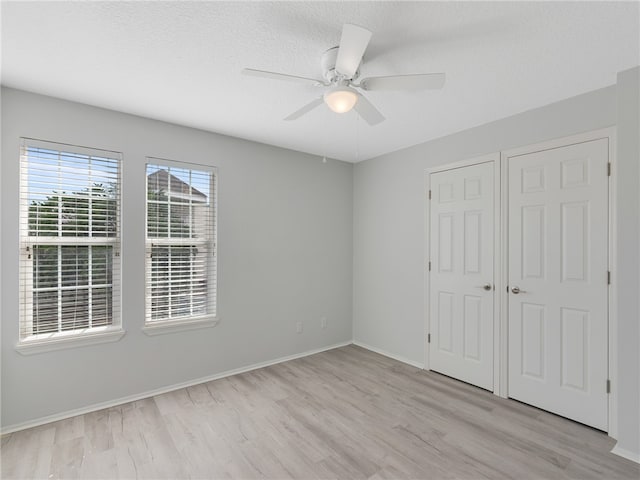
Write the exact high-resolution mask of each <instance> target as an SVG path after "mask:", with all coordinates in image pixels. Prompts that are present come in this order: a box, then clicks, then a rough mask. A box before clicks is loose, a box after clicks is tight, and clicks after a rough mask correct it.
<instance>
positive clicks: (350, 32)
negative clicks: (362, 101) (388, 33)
mask: <svg viewBox="0 0 640 480" xmlns="http://www.w3.org/2000/svg"><path fill="white" fill-rule="evenodd" d="M369 40H371V32H370V31H369V30H367V29H366V28H362V27H359V26H357V25H352V24H350V23H347V24H345V25H344V27H342V38H340V47H339V49H338V57H337V58H336V70H337V71H338V73H341V74H342V75H344V76H345V77H347V78H353V76H354V75H355V74H356V72H357V71H358V67H359V66H360V62H361V61H362V55H364V51H365V50H366V49H367V45H369Z"/></svg>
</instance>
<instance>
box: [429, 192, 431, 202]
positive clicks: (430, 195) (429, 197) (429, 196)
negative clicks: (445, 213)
mask: <svg viewBox="0 0 640 480" xmlns="http://www.w3.org/2000/svg"><path fill="white" fill-rule="evenodd" d="M429 200H431V190H429Z"/></svg>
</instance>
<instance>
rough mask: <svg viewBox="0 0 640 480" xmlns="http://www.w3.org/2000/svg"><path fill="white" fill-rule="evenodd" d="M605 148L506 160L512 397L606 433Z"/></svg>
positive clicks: (604, 144)
mask: <svg viewBox="0 0 640 480" xmlns="http://www.w3.org/2000/svg"><path fill="white" fill-rule="evenodd" d="M608 151H609V146H608V139H600V140H594V141H590V142H584V143H579V144H575V145H569V146H565V147H561V148H554V149H550V150H546V151H541V152H536V153H531V154H527V155H521V156H517V157H512V158H509V161H508V171H509V184H508V189H509V195H508V197H509V207H508V208H509V216H508V222H509V229H508V235H509V242H508V248H509V254H508V261H509V280H508V282H509V294H508V295H509V323H508V328H509V334H508V338H509V355H508V357H509V364H508V369H509V375H508V378H509V387H508V389H509V396H510V397H512V398H515V399H518V400H521V401H523V402H526V403H529V404H532V405H535V406H537V407H540V408H543V409H545V410H548V411H551V412H555V413H558V414H560V415H562V416H565V417H568V418H571V419H574V420H577V421H579V422H582V423H585V424H587V425H591V426H593V427H596V428H599V429H602V430H607V427H608V421H607V393H606V379H607V334H608V323H607V322H608V320H607V311H608V307H607V301H608V297H607V295H608V293H607V265H608V262H607V251H608V249H607V238H608V207H607V206H608V177H607V162H608Z"/></svg>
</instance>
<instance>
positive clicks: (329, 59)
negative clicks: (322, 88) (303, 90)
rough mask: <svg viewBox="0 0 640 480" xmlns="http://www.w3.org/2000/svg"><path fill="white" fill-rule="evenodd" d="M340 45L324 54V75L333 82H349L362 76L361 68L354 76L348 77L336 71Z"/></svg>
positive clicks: (321, 64) (321, 63) (322, 62)
mask: <svg viewBox="0 0 640 480" xmlns="http://www.w3.org/2000/svg"><path fill="white" fill-rule="evenodd" d="M338 49H339V47H333V48H330V49H329V50H327V51H326V52H324V53H323V54H322V58H321V59H320V66H321V67H322V76H323V77H324V78H325V80H326V81H327V82H329V83H331V84H343V83H345V81H346V83H349V82H350V81H352V80H355V79H356V78H358V76H360V68H358V70H357V71H356V73H354V75H353V77H351V78H347V77H345V76H344V75H342V74H340V73H338V72H337V71H336V59H337V58H338Z"/></svg>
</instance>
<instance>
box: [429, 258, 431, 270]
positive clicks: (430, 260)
mask: <svg viewBox="0 0 640 480" xmlns="http://www.w3.org/2000/svg"><path fill="white" fill-rule="evenodd" d="M429 271H431V260H429Z"/></svg>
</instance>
